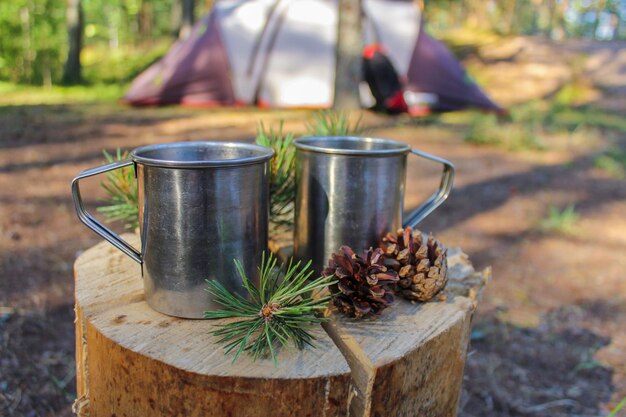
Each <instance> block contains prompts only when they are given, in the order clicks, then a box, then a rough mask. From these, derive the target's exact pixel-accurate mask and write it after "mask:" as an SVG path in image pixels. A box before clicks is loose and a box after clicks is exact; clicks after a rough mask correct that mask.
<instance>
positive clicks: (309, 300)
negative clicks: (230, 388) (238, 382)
mask: <svg viewBox="0 0 626 417" xmlns="http://www.w3.org/2000/svg"><path fill="white" fill-rule="evenodd" d="M276 264H277V260H276V258H275V257H274V255H272V254H270V255H266V254H263V258H262V261H261V265H260V266H259V268H258V269H259V275H260V277H259V285H258V287H257V286H255V285H254V284H253V283H252V282H251V281H250V279H249V278H248V276H247V275H246V273H245V271H244V269H243V265H242V264H241V262H240V261H239V260H235V267H236V269H237V272H238V274H239V276H240V277H241V281H242V284H243V286H244V288H245V289H246V291H247V293H248V298H244V297H242V296H241V295H238V294H234V293H231V292H230V291H228V290H227V289H226V288H225V287H224V286H223V285H222V284H221V283H220V282H218V281H215V280H210V281H209V280H207V283H208V285H209V286H208V288H207V291H208V292H209V293H210V294H211V295H212V296H213V297H214V299H215V301H216V302H217V303H218V304H220V305H221V306H222V307H223V308H222V309H220V310H215V311H207V312H205V313H204V317H205V318H208V319H218V318H219V319H221V318H236V319H241V320H237V321H233V322H230V323H226V324H216V325H215V326H216V327H217V328H216V329H215V330H212V331H211V332H210V333H211V334H212V335H213V336H217V337H218V338H219V339H218V341H217V342H218V343H220V344H224V350H225V352H226V353H231V352H233V351H234V352H235V354H234V356H233V362H235V361H236V360H237V358H239V356H240V355H241V354H242V353H244V352H245V353H247V354H248V355H250V356H251V357H252V358H253V360H256V359H258V358H260V357H269V358H271V359H272V361H273V362H274V365H275V366H278V359H277V353H278V352H277V348H278V347H286V346H288V345H289V343H290V342H291V343H292V344H293V345H294V346H295V347H296V348H297V349H303V348H304V347H306V346H312V347H313V346H314V340H315V337H314V336H313V334H312V333H311V332H310V329H311V328H312V327H313V326H314V325H315V324H319V323H322V322H324V321H327V320H328V319H327V318H324V317H322V316H321V314H320V313H322V312H323V311H324V310H325V309H326V307H327V305H328V302H329V301H330V299H331V296H320V292H321V291H322V290H323V289H324V288H327V287H328V286H329V285H332V284H334V283H335V281H333V277H332V276H330V277H323V276H322V277H319V278H317V279H314V280H310V278H311V276H312V275H313V270H312V269H311V262H310V261H309V262H308V263H307V264H306V265H304V266H301V262H297V263H295V264H294V262H293V260H290V261H289V263H288V264H287V265H285V264H283V265H281V266H280V267H277V266H276Z"/></svg>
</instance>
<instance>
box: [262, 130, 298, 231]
mask: <svg viewBox="0 0 626 417" xmlns="http://www.w3.org/2000/svg"><path fill="white" fill-rule="evenodd" d="M293 139H294V135H293V133H283V122H282V121H281V122H280V125H279V127H278V129H276V130H275V129H274V128H273V127H270V128H269V129H266V128H265V125H264V124H263V123H259V125H258V128H257V137H256V143H257V144H259V145H262V146H267V147H268V148H272V149H273V150H274V157H273V158H272V162H271V169H270V170H271V174H270V221H271V222H272V223H273V224H274V225H276V226H283V227H287V228H290V227H292V226H293V210H294V201H295V196H296V184H295V173H294V166H295V148H294V147H293V145H292V142H293Z"/></svg>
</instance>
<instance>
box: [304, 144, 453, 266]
mask: <svg viewBox="0 0 626 417" xmlns="http://www.w3.org/2000/svg"><path fill="white" fill-rule="evenodd" d="M294 144H295V146H296V190H297V191H296V202H295V231H294V253H295V255H296V257H297V258H300V259H311V260H312V261H313V267H314V268H315V270H316V271H317V272H320V271H321V270H322V269H323V267H324V265H325V263H326V262H327V261H328V259H329V258H330V255H331V254H332V253H333V252H334V251H336V250H338V249H339V248H340V247H341V246H342V245H348V246H350V247H352V248H353V249H354V250H355V251H358V252H360V251H362V250H365V249H367V248H369V247H370V246H376V244H377V242H378V241H379V240H380V238H381V237H382V236H383V235H384V234H385V233H387V232H391V231H395V230H397V229H398V228H399V227H400V226H402V227H405V226H411V227H415V226H416V225H417V224H418V223H419V222H420V221H421V220H422V219H424V218H425V217H426V216H428V214H430V213H431V212H432V211H433V210H435V209H436V208H437V207H438V206H439V205H440V204H441V203H443V201H444V200H445V199H446V198H447V197H448V195H449V194H450V190H451V189H452V184H453V181H454V166H453V165H452V164H451V163H450V162H448V161H446V160H445V159H441V158H438V157H436V156H432V155H428V154H425V153H423V152H419V151H416V150H414V149H411V147H410V146H409V145H407V144H405V143H402V142H397V141H394V140H388V139H373V138H357V137H306V138H298V139H296V140H295V141H294ZM409 153H412V154H414V155H417V156H421V157H423V158H426V159H429V160H431V161H435V162H439V163H441V164H443V175H442V177H441V184H440V186H439V190H437V192H435V193H434V194H433V195H432V196H431V197H430V198H429V199H428V200H426V202H424V203H423V204H422V205H421V206H420V207H418V208H417V209H416V210H415V211H413V212H412V213H410V214H409V215H408V216H406V218H405V219H404V221H402V211H403V205H404V189H405V185H404V184H405V177H406V166H407V155H408V154H409Z"/></svg>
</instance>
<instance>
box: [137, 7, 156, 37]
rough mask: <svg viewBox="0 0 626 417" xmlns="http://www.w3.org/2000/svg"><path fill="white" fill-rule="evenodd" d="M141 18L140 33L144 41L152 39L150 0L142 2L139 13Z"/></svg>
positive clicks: (138, 16) (139, 18)
mask: <svg viewBox="0 0 626 417" xmlns="http://www.w3.org/2000/svg"><path fill="white" fill-rule="evenodd" d="M137 18H138V20H139V35H140V37H141V40H142V41H146V40H147V41H150V40H152V19H153V13H152V4H151V3H150V2H149V1H148V0H143V1H142V2H141V7H140V8H139V14H138V15H137Z"/></svg>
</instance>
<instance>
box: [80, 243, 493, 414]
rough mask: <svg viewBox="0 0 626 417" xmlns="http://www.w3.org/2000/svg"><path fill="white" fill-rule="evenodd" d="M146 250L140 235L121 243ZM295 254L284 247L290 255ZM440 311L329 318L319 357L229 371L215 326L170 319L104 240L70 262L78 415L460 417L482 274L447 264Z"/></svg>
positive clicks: (395, 310) (431, 307)
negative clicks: (212, 332)
mask: <svg viewBox="0 0 626 417" xmlns="http://www.w3.org/2000/svg"><path fill="white" fill-rule="evenodd" d="M124 237H125V238H126V239H128V241H129V242H132V243H134V244H136V245H137V246H139V242H138V238H137V237H136V236H134V235H126V236H124ZM285 251H286V252H288V249H285ZM449 265H450V283H449V288H450V289H449V292H448V299H447V301H445V302H439V301H435V302H430V303H422V304H411V303H409V302H405V301H403V300H399V301H398V303H397V304H396V305H395V306H394V307H392V308H390V309H388V310H386V311H385V312H384V313H383V315H382V316H381V317H380V318H378V319H377V320H375V321H365V322H358V321H354V320H349V319H345V318H341V317H338V316H336V315H334V314H332V315H331V319H332V320H331V322H329V323H327V324H326V325H325V326H324V328H322V327H318V328H317V329H315V330H314V333H315V335H316V337H317V348H316V349H310V348H309V349H305V350H302V351H297V350H293V349H292V350H282V351H280V353H279V366H278V367H275V366H274V365H273V363H272V362H271V361H270V360H266V359H263V360H257V362H255V363H253V362H252V360H251V359H250V358H249V357H247V356H241V357H240V358H239V359H238V360H237V362H235V363H232V357H231V356H225V355H224V353H223V349H222V347H221V346H219V345H217V344H216V343H215V341H216V338H215V337H213V336H211V335H210V334H209V333H208V332H209V331H210V330H211V328H212V326H213V324H214V322H211V321H206V320H185V319H178V318H174V317H169V316H166V315H163V314H161V313H158V312H156V311H154V310H152V309H151V308H150V307H148V305H147V304H146V302H145V299H144V296H143V283H142V279H141V270H140V267H139V266H138V265H137V264H136V263H134V262H133V261H132V260H131V259H129V258H128V257H126V256H125V255H123V254H122V253H120V252H119V251H118V250H117V249H115V248H113V247H112V246H110V245H109V244H108V243H105V242H103V243H101V244H98V245H96V246H95V247H93V248H91V249H89V250H87V251H86V252H85V253H83V254H82V255H81V256H80V257H79V258H78V260H77V261H76V264H75V279H76V338H77V354H76V360H77V385H78V399H77V401H76V403H75V409H76V412H77V414H78V415H79V416H90V417H94V416H96V417H98V416H107V417H110V416H116V417H123V416H128V417H143V416H146V417H156V416H168V417H169V416H175V415H181V416H182V415H184V416H207V417H212V416H245V417H248V416H250V417H257V416H260V417H263V416H277V417H280V416H329V417H330V416H348V415H349V416H379V417H392V416H418V415H419V416H455V415H456V407H457V403H458V397H459V393H460V388H461V381H462V376H463V366H464V363H465V353H466V348H467V341H468V337H469V324H470V319H471V315H472V312H473V310H474V307H475V302H476V301H475V300H476V296H477V294H478V293H479V292H480V289H481V288H482V286H483V284H484V282H485V280H486V279H487V277H488V275H487V273H482V274H478V273H475V272H474V270H473V268H472V267H471V264H470V263H469V261H468V260H467V257H466V256H465V255H464V254H463V253H461V252H460V251H457V252H456V253H454V254H452V255H451V256H450V257H449Z"/></svg>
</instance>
